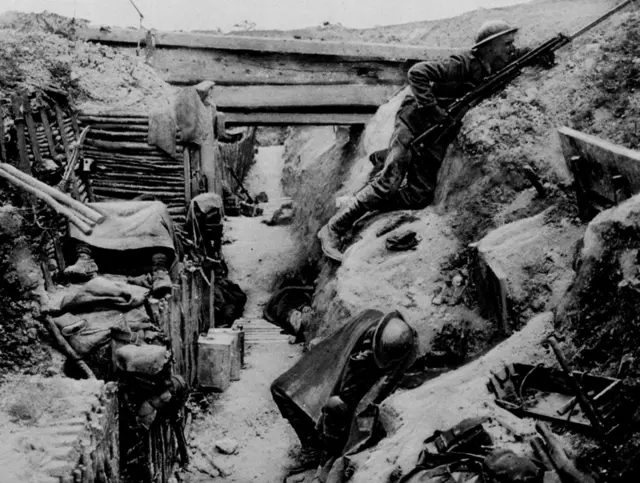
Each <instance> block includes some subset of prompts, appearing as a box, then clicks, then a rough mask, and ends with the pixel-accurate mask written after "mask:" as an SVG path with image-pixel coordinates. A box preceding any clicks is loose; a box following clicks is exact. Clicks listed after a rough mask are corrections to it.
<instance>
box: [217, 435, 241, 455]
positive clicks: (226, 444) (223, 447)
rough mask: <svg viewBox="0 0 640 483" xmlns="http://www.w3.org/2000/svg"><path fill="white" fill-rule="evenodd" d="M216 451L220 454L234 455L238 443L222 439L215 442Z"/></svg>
mask: <svg viewBox="0 0 640 483" xmlns="http://www.w3.org/2000/svg"><path fill="white" fill-rule="evenodd" d="M216 449H217V450H218V451H220V453H222V454H236V451H237V450H238V442H237V441H236V440H235V439H233V438H224V439H220V440H218V441H216Z"/></svg>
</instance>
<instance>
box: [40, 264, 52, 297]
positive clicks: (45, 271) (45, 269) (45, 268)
mask: <svg viewBox="0 0 640 483" xmlns="http://www.w3.org/2000/svg"><path fill="white" fill-rule="evenodd" d="M47 263H48V261H47V260H45V261H43V262H40V269H41V270H42V277H43V278H44V289H45V290H46V291H50V290H51V289H52V288H53V278H51V271H50V270H49V265H47Z"/></svg>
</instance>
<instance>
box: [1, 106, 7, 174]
mask: <svg viewBox="0 0 640 483" xmlns="http://www.w3.org/2000/svg"><path fill="white" fill-rule="evenodd" d="M0 159H2V162H3V163H8V162H9V160H8V159H7V148H6V146H5V145H4V109H3V108H2V106H0Z"/></svg>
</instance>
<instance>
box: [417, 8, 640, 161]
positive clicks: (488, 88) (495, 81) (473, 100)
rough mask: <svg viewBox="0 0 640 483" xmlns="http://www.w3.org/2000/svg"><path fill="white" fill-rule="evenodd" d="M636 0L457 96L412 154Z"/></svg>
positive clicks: (544, 45)
mask: <svg viewBox="0 0 640 483" xmlns="http://www.w3.org/2000/svg"><path fill="white" fill-rule="evenodd" d="M634 1H635V0H626V1H624V2H623V3H621V4H619V5H617V6H616V7H614V8H612V9H611V10H609V11H608V12H606V13H605V14H603V15H601V16H600V17H598V18H597V19H596V20H594V21H593V22H591V23H590V24H588V25H586V26H585V27H583V28H581V29H579V30H578V31H577V32H575V33H574V34H572V35H569V36H567V35H564V34H562V33H559V34H557V35H555V36H554V37H552V38H551V39H549V40H547V41H546V42H543V43H542V44H540V45H539V46H538V47H536V48H535V49H533V50H531V51H529V52H527V53H526V54H524V55H522V56H521V57H519V58H517V59H516V60H514V61H513V62H511V63H510V64H509V65H507V66H506V67H504V68H503V69H501V70H500V71H498V72H496V73H495V74H493V75H491V76H489V77H487V78H486V79H485V80H484V81H483V82H482V83H481V84H480V85H478V86H477V87H475V88H474V89H473V90H471V91H470V92H469V93H467V94H465V95H464V96H463V97H461V98H460V99H458V100H456V101H455V102H453V103H452V104H451V105H450V106H449V108H448V109H447V114H449V116H450V118H451V119H450V120H448V121H447V122H444V123H441V124H434V125H433V126H431V127H430V128H429V129H427V130H426V131H425V132H423V133H422V134H420V135H419V136H417V137H416V138H415V139H414V140H413V142H412V143H411V148H412V150H413V151H414V153H415V154H417V155H418V156H419V157H422V156H424V155H425V154H427V153H428V151H429V147H430V146H431V145H433V144H434V143H437V142H438V141H439V140H440V139H441V138H442V137H443V136H444V135H445V134H446V133H447V132H448V131H449V130H450V129H451V128H453V126H455V125H456V124H457V123H458V122H460V121H461V120H462V118H463V117H464V115H465V114H466V113H467V111H469V109H471V108H473V107H475V106H477V105H478V104H480V103H481V102H482V101H484V100H485V99H488V98H490V97H491V96H492V95H494V94H495V93H497V92H499V91H501V90H502V89H504V88H505V87H506V86H507V85H508V84H510V83H511V82H512V81H513V80H514V79H515V78H516V77H518V76H519V75H520V74H521V73H522V68H523V67H524V66H526V65H530V64H531V63H532V62H534V61H535V60H537V59H539V58H542V57H544V56H545V55H548V54H550V53H552V52H555V51H556V50H558V49H559V48H560V47H563V46H565V45H567V44H568V43H569V42H571V41H572V40H573V39H575V38H576V37H578V36H579V35H582V34H583V33H585V32H587V31H588V30H590V29H592V28H593V27H595V26H596V25H598V24H599V23H600V22H602V21H603V20H605V19H607V18H609V17H610V16H611V15H613V14H614V13H615V12H617V11H618V10H620V9H622V8H624V7H625V6H627V5H628V4H630V3H632V2H634Z"/></svg>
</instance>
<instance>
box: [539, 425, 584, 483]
mask: <svg viewBox="0 0 640 483" xmlns="http://www.w3.org/2000/svg"><path fill="white" fill-rule="evenodd" d="M536 431H538V433H540V435H541V436H542V437H543V438H544V441H545V443H546V444H547V447H546V449H547V451H548V453H549V458H550V460H551V462H552V463H553V466H554V467H555V469H556V470H557V471H558V473H559V474H560V476H561V479H562V481H563V482H567V483H595V481H596V480H595V479H594V478H593V477H591V476H590V475H587V474H586V473H584V472H582V471H580V470H579V469H578V468H576V465H575V462H574V461H573V459H572V458H570V457H569V455H568V454H567V450H566V448H565V447H564V445H562V443H561V442H560V440H559V439H558V437H557V436H556V435H555V434H553V433H552V432H551V430H550V429H549V428H548V427H547V425H546V424H544V423H540V422H538V423H536ZM563 477H564V478H563ZM545 481H546V480H545Z"/></svg>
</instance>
